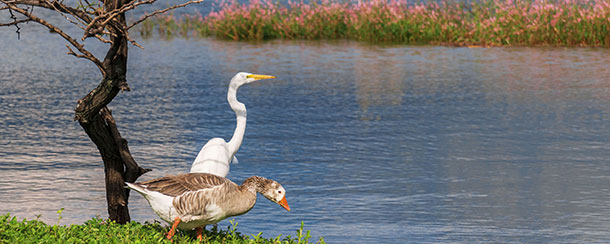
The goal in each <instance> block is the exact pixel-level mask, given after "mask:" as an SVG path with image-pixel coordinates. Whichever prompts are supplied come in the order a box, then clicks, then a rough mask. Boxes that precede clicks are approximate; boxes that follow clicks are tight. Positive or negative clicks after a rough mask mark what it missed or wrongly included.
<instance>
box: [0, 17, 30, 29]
mask: <svg viewBox="0 0 610 244" xmlns="http://www.w3.org/2000/svg"><path fill="white" fill-rule="evenodd" d="M29 21H32V19H29V18H28V19H20V20H15V21H13V22H10V23H0V27H1V26H11V25H17V24H21V23H25V22H29Z"/></svg>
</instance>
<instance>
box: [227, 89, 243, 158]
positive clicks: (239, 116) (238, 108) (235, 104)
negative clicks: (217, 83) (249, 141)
mask: <svg viewBox="0 0 610 244" xmlns="http://www.w3.org/2000/svg"><path fill="white" fill-rule="evenodd" d="M240 86H241V84H233V83H231V84H230V85H229V91H228V92H227V100H228V101H229V105H231V109H233V111H234V112H235V116H236V120H237V125H236V126H235V132H233V137H231V140H230V141H229V143H228V144H229V152H230V153H231V155H235V152H237V150H239V146H241V142H242V140H243V139H244V133H245V131H246V116H247V112H246V105H244V104H243V103H241V102H239V101H237V89H238V88H239V87H240Z"/></svg>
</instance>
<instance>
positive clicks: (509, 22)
mask: <svg viewBox="0 0 610 244" xmlns="http://www.w3.org/2000/svg"><path fill="white" fill-rule="evenodd" d="M155 29H156V30H157V31H158V33H159V34H160V36H163V37H171V36H175V35H180V36H185V37H209V36H214V37H217V38H222V39H231V40H268V39H278V38H279V39H307V40H317V39H350V40H359V41H368V42H392V43H404V44H443V45H460V46H463V45H483V46H503V45H517V46H532V45H533V46H539V45H550V46H605V47H610V0H592V1H585V0H556V1H548V0H529V1H528V0H483V1H478V2H469V3H468V2H463V1H462V2H453V1H451V0H443V1H441V2H436V1H430V2H417V3H414V2H407V1H405V0H390V1H385V0H364V1H359V2H337V1H326V0H324V1H322V2H315V1H314V2H312V3H310V4H305V3H303V2H288V3H287V4H280V3H277V2H271V1H258V0H252V1H250V2H249V3H248V4H239V3H236V2H232V3H222V4H220V9H219V10H218V11H213V12H212V13H210V14H209V15H208V16H205V17H203V16H200V15H184V16H179V17H176V16H173V15H165V16H160V17H157V18H154V19H151V20H149V21H147V23H145V24H144V25H143V28H142V29H141V33H142V34H143V35H144V36H150V35H151V34H152V33H153V30H155Z"/></svg>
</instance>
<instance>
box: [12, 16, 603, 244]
mask: <svg viewBox="0 0 610 244" xmlns="http://www.w3.org/2000/svg"><path fill="white" fill-rule="evenodd" d="M28 27H32V28H29V29H26V30H24V32H23V33H22V36H21V38H22V40H16V37H15V35H14V34H13V32H12V31H6V30H2V31H0V41H1V43H2V45H0V84H1V85H0V118H1V119H0V202H1V203H2V204H0V213H5V212H10V213H11V214H13V215H16V216H18V217H19V218H28V219H33V218H36V215H38V214H41V216H40V217H39V218H40V219H41V220H43V221H45V222H47V223H50V224H53V223H56V222H57V220H58V214H57V213H56V211H57V210H58V209H60V208H65V210H64V211H63V213H62V217H63V218H62V220H61V222H60V223H61V224H73V223H82V222H83V221H85V220H87V219H89V218H91V217H93V216H96V215H100V216H102V217H105V216H107V214H106V209H105V207H106V206H105V196H104V186H103V169H102V162H101V159H100V157H99V154H98V152H97V150H96V148H95V146H94V145H93V143H91V142H90V141H89V139H88V138H87V136H86V135H85V133H84V132H83V130H82V129H81V128H80V126H79V125H78V124H77V123H76V122H73V121H72V118H73V109H74V106H75V104H76V100H77V99H79V98H81V97H82V96H83V95H84V94H86V93H87V92H88V91H89V90H90V89H92V88H94V87H95V86H96V85H97V83H98V82H99V79H100V77H99V72H98V71H97V70H96V68H95V66H93V65H91V64H89V62H88V61H86V60H79V59H76V58H74V57H71V56H67V55H65V50H64V43H63V41H62V40H61V39H59V38H57V37H55V36H53V35H52V34H47V33H45V32H44V30H40V29H37V28H36V27H33V26H28ZM140 43H141V44H142V45H143V46H144V47H145V49H144V50H140V49H137V48H135V47H131V49H130V56H129V72H128V82H129V84H130V87H131V88H132V91H131V92H126V93H121V94H119V95H118V96H117V97H116V98H115V100H114V101H113V102H112V103H111V104H110V108H111V109H112V110H113V114H114V115H115V118H116V120H117V122H118V126H119V129H120V130H121V132H122V135H123V136H124V137H125V138H126V139H128V140H129V145H130V149H131V152H132V153H133V155H134V157H135V159H136V160H137V161H138V163H139V164H140V165H141V166H143V167H148V168H152V169H153V170H154V171H152V172H150V173H148V174H146V175H144V176H142V177H141V178H140V180H147V179H152V178H155V177H160V176H164V175H166V174H177V173H183V172H187V171H188V169H189V168H190V163H191V162H192V160H193V159H194V158H195V156H196V155H197V152H198V151H199V149H200V148H201V146H202V145H203V144H204V143H205V142H206V141H207V140H208V139H209V138H212V137H219V136H220V137H224V138H225V139H229V137H230V136H231V135H232V133H233V129H234V126H235V121H234V114H233V112H232V111H231V110H230V109H229V107H228V104H227V102H226V89H227V85H228V81H229V79H230V78H231V77H232V76H233V75H234V74H235V73H236V72H238V71H249V72H253V73H262V74H270V75H275V76H277V77H278V78H277V79H274V80H265V81H261V82H258V83H253V84H249V85H247V86H244V87H242V88H241V89H240V90H239V94H238V98H239V100H240V101H242V102H243V103H245V104H246V105H247V107H248V125H247V130H246V136H245V140H244V143H243V144H242V147H241V149H240V150H239V152H238V154H237V157H238V158H239V161H240V163H239V164H237V165H232V168H231V173H230V175H229V178H230V179H232V180H233V181H236V182H238V183H241V181H242V180H244V179H245V178H247V177H249V176H251V175H261V176H265V177H268V178H271V179H275V180H277V181H279V182H280V183H282V184H283V185H284V187H285V188H286V190H287V192H288V193H287V199H288V203H289V204H290V206H291V208H292V211H291V212H286V211H284V210H283V209H282V208H281V207H279V206H277V205H275V204H273V203H271V202H269V201H267V200H266V199H264V198H262V197H260V198H259V202H258V203H257V205H256V207H255V208H254V209H253V210H252V211H250V212H249V213H248V214H246V215H243V216H238V217H235V220H236V221H237V222H239V225H238V230H239V231H241V232H243V233H245V234H257V233H258V232H261V231H262V232H263V236H265V237H275V236H277V235H279V234H284V235H286V234H291V235H294V234H295V233H296V232H295V230H296V229H297V228H298V227H299V226H300V224H301V221H303V222H304V223H305V228H306V229H308V230H311V231H312V235H313V236H314V238H316V239H317V238H318V237H320V236H322V237H324V239H325V240H326V241H327V242H329V243H439V242H440V243H608V242H610V233H609V232H608V229H609V228H610V194H609V193H610V162H608V158H610V150H609V149H610V148H609V147H610V146H609V145H610V143H609V138H610V123H609V117H608V116H609V115H610V96H609V95H608V94H610V90H609V89H610V78H609V77H610V67H609V64H610V50H608V49H588V48H568V49H566V48H479V49H469V48H452V47H428V46H417V47H405V46H375V45H366V44H359V43H355V42H346V41H336V42H301V41H294V42H285V41H284V42H283V41H273V42H265V43H242V42H223V41H215V40H211V39H194V40H184V39H173V40H141V41H140ZM87 45H89V47H91V48H93V50H94V51H95V52H96V53H98V54H103V51H104V46H101V45H99V46H96V45H95V44H94V43H88V44H87ZM129 207H130V211H131V216H132V219H133V220H136V221H141V222H144V221H153V220H158V217H156V215H155V214H154V213H153V212H152V211H151V210H150V208H149V206H148V204H147V202H146V201H145V200H143V198H142V197H141V196H139V195H134V194H132V196H131V198H130V203H129ZM227 225H229V221H228V220H225V221H223V222H221V223H220V224H219V226H220V227H223V228H224V227H225V226H227Z"/></svg>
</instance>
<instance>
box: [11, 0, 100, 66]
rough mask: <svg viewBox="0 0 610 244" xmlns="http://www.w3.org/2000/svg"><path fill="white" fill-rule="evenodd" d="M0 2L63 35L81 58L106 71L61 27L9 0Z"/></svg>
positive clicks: (98, 61)
mask: <svg viewBox="0 0 610 244" xmlns="http://www.w3.org/2000/svg"><path fill="white" fill-rule="evenodd" d="M0 2H2V3H4V4H6V6H8V7H9V9H11V10H14V11H16V12H19V13H20V14H23V15H24V16H26V17H28V18H29V19H31V20H32V21H34V22H37V23H39V24H41V25H44V26H46V27H47V28H49V30H51V31H52V32H55V33H57V34H58V35H60V36H61V37H63V38H64V39H66V41H68V42H69V43H70V44H72V46H74V47H75V48H76V49H78V51H79V52H81V53H82V54H83V55H82V57H83V58H86V59H88V60H90V61H91V62H93V63H94V64H95V65H97V67H98V68H99V69H100V71H101V72H102V74H105V73H106V72H105V71H104V68H103V67H102V62H100V60H98V59H97V58H96V57H95V56H93V54H91V53H90V52H89V51H87V49H85V47H84V46H83V45H81V44H80V43H78V42H77V41H76V40H75V39H74V38H72V37H71V36H69V35H68V34H66V33H65V32H63V31H62V30H61V29H59V28H57V27H56V26H54V25H52V24H51V23H49V22H47V21H45V20H43V19H40V18H38V17H37V16H36V15H34V14H33V13H30V12H28V11H27V10H25V9H22V8H20V7H17V6H16V5H14V4H11V3H9V1H7V0H0Z"/></svg>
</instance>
